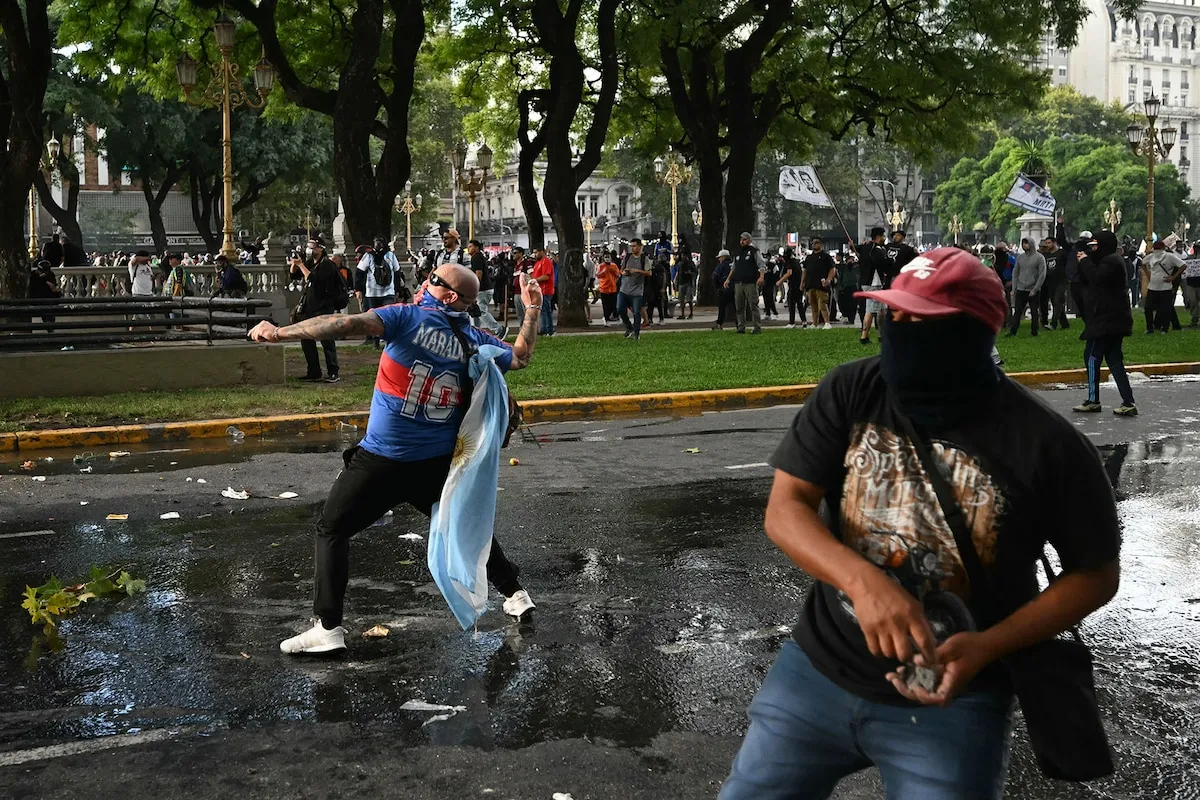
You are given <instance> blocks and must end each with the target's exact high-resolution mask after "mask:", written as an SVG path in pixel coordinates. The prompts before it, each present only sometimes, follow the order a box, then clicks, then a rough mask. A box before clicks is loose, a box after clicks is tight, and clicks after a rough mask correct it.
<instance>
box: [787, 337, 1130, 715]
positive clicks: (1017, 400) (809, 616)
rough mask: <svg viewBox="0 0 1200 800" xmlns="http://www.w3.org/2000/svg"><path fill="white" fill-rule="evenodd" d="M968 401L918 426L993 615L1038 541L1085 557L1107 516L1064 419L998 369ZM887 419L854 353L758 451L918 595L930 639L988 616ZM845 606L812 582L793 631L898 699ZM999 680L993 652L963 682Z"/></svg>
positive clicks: (1017, 602) (852, 687)
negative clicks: (963, 414) (950, 419)
mask: <svg viewBox="0 0 1200 800" xmlns="http://www.w3.org/2000/svg"><path fill="white" fill-rule="evenodd" d="M981 405H982V407H981V408H980V409H979V413H978V414H976V415H974V417H973V418H972V419H971V420H969V421H967V422H964V423H962V424H961V425H959V426H957V427H956V428H954V429H953V430H945V431H929V432H928V437H929V442H930V444H931V447H932V449H933V454H934V458H935V459H937V460H938V461H939V463H941V464H944V465H945V466H946V468H947V472H946V475H947V478H948V480H949V483H950V485H951V487H952V488H953V489H954V493H955V495H956V496H957V498H958V502H959V505H960V507H961V508H962V511H963V514H964V516H965V517H966V520H967V524H968V525H969V526H970V528H971V532H972V537H973V540H974V542H975V549H976V550H977V551H978V552H979V556H980V559H981V560H982V561H983V564H984V569H985V570H987V572H988V575H989V577H990V579H991V581H990V588H991V589H992V596H991V598H990V601H989V605H990V606H991V607H992V608H993V609H994V610H995V613H996V614H999V615H1001V616H1002V617H1004V616H1008V615H1009V614H1011V613H1012V612H1013V611H1016V610H1017V609H1018V608H1020V607H1021V606H1022V605H1024V604H1025V603H1026V602H1028V601H1029V600H1031V599H1032V598H1033V597H1034V595H1035V594H1036V592H1037V582H1036V572H1035V570H1036V564H1037V559H1038V556H1039V554H1040V553H1041V550H1042V547H1043V546H1044V543H1045V542H1049V543H1050V544H1051V545H1052V546H1053V547H1054V549H1055V550H1056V551H1057V553H1058V555H1059V558H1060V560H1061V563H1062V568H1063V569H1064V570H1067V571H1070V570H1073V569H1087V568H1092V567H1098V566H1101V565H1103V564H1106V563H1108V562H1110V561H1112V560H1113V559H1115V558H1116V557H1117V556H1118V554H1119V551H1120V541H1121V537H1120V527H1119V524H1118V522H1117V511H1116V503H1115V500H1114V497H1113V491H1112V486H1111V484H1110V483H1109V480H1108V477H1107V475H1106V473H1105V470H1104V465H1103V463H1102V462H1101V459H1100V454H1099V453H1098V452H1097V451H1096V448H1095V447H1094V446H1092V444H1091V443H1090V442H1089V441H1088V440H1087V439H1086V438H1085V437H1084V436H1083V434H1081V433H1080V432H1079V431H1077V430H1075V428H1074V427H1072V425H1071V424H1070V423H1069V422H1068V421H1067V420H1066V419H1064V418H1063V417H1062V416H1061V415H1059V414H1058V413H1057V412H1055V411H1054V410H1053V409H1051V408H1050V407H1049V406H1047V405H1045V404H1044V403H1043V402H1042V401H1041V400H1039V399H1037V397H1035V396H1034V395H1033V393H1032V392H1030V391H1029V390H1028V389H1025V388H1024V387H1023V386H1020V385H1019V384H1017V383H1015V382H1013V381H1011V380H1009V379H1008V378H1003V379H1001V382H1000V384H999V386H998V387H997V389H996V391H995V393H994V394H993V396H992V397H991V399H990V401H989V402H986V403H984V404H981ZM900 430H901V426H900V425H899V423H898V420H897V417H896V413H895V411H894V410H893V406H892V404H891V402H890V401H889V399H888V391H887V385H886V384H885V383H884V380H883V377H882V375H881V374H880V360H879V357H878V356H876V357H874V358H867V359H862V360H860V361H854V362H851V363H849V364H844V365H842V366H840V367H837V368H835V369H834V370H833V371H831V372H830V373H829V374H828V375H827V376H826V377H825V379H824V380H823V381H821V384H820V385H819V386H818V387H817V389H816V391H814V392H813V394H812V396H811V397H810V398H809V400H808V402H807V403H805V404H804V407H803V408H802V409H801V410H800V412H799V413H798V414H797V415H796V418H795V421H794V422H793V424H792V426H791V428H790V429H789V431H788V433H787V434H785V436H784V438H783V441H782V442H781V443H780V444H779V447H778V448H777V449H776V451H775V453H774V455H773V456H772V458H771V465H772V466H774V467H775V468H776V469H779V470H782V471H783V472H786V473H788V474H789V475H792V476H795V477H797V478H800V479H801V480H805V481H808V482H810V483H813V484H815V485H817V486H819V487H821V488H823V489H825V492H826V493H825V503H824V504H823V505H822V516H823V517H824V518H825V520H826V522H827V523H828V524H829V527H830V530H832V531H833V532H834V534H835V535H836V536H838V537H839V539H840V540H841V541H842V542H843V543H845V544H846V545H847V546H849V547H851V548H852V549H854V550H855V551H857V552H858V553H861V554H862V555H863V556H864V557H865V558H867V559H868V560H869V561H871V562H873V563H874V564H876V565H878V566H879V567H880V568H881V569H883V570H884V571H885V572H887V573H888V574H889V576H891V577H892V578H893V579H894V580H896V581H897V582H898V583H899V584H900V585H901V586H903V587H904V588H905V589H907V590H908V591H909V592H910V593H911V594H912V595H913V596H914V597H917V598H918V599H919V600H920V601H921V603H922V606H923V607H924V608H925V613H926V617H927V618H928V619H929V621H930V625H931V627H932V628H933V630H934V634H935V635H936V636H937V638H938V641H939V642H941V641H944V640H946V639H947V638H949V637H950V636H952V635H953V634H955V633H959V632H961V631H963V630H972V629H979V627H987V624H988V623H987V622H986V620H984V621H983V624H982V625H977V624H976V622H975V620H981V619H982V616H983V615H982V614H981V613H980V611H979V607H978V605H977V604H976V603H975V602H974V601H973V599H972V593H971V589H972V587H971V585H970V581H969V580H968V579H967V576H966V570H965V569H964V567H963V564H962V559H961V558H960V556H959V553H958V548H957V546H956V545H955V543H954V533H953V532H952V531H951V530H950V528H949V526H948V525H947V524H946V521H945V517H944V516H943V514H942V512H941V508H940V506H939V505H938V502H937V497H936V495H935V494H934V490H933V487H932V485H930V484H929V482H928V481H927V480H926V479H925V473H924V471H923V469H922V467H921V462H920V458H919V456H918V455H917V453H916V450H915V449H914V448H913V446H912V444H911V443H910V442H909V440H908V439H907V437H905V436H903V435H902V434H900V433H899V431H900ZM853 613H854V612H853V609H852V607H851V604H850V602H849V599H848V598H847V597H846V596H845V595H843V594H842V593H841V592H840V591H839V590H837V589H835V588H834V587H832V586H829V585H828V584H824V583H819V582H818V583H817V584H816V585H815V586H814V587H813V588H812V590H810V591H809V593H808V596H807V598H806V599H805V604H804V610H803V612H802V615H801V618H800V621H799V623H798V624H797V625H796V627H795V630H794V631H793V636H794V637H795V639H796V642H797V643H798V644H799V645H800V646H801V647H802V648H803V649H804V652H805V653H807V654H808V657H809V659H811V661H812V662H813V665H814V666H816V668H817V669H818V670H820V671H821V672H822V673H823V674H824V675H825V676H826V677H828V678H829V679H830V680H831V681H833V682H834V683H836V684H838V685H839V686H841V687H842V688H844V689H846V690H847V691H849V692H851V693H853V694H855V695H857V696H859V697H862V698H865V699H867V700H872V701H876V702H882V703H891V704H896V705H909V704H910V703H909V701H907V700H905V699H904V698H903V697H901V696H900V695H899V694H898V693H897V692H896V690H895V688H894V687H892V685H891V684H890V683H888V681H887V680H886V678H885V677H884V676H885V675H886V674H887V673H888V672H890V671H892V670H893V669H895V667H896V662H895V661H893V660H890V659H883V658H876V657H875V656H873V655H871V653H870V651H869V650H868V649H867V645H866V640H865V639H864V637H863V634H862V630H861V629H860V628H859V626H858V623H857V621H856V620H855V618H854V616H853ZM993 622H994V621H993ZM1006 686H1007V682H1006V679H1005V678H1004V676H1003V674H1002V672H1001V670H1000V669H999V668H998V666H997V665H993V666H992V667H991V668H989V669H986V670H984V671H983V672H982V673H981V674H980V675H979V676H978V677H977V678H976V680H975V681H974V682H973V683H972V685H971V689H979V688H994V687H1001V688H1002V687H1006Z"/></svg>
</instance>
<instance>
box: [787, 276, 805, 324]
mask: <svg viewBox="0 0 1200 800" xmlns="http://www.w3.org/2000/svg"><path fill="white" fill-rule="evenodd" d="M796 309H799V310H800V321H801V322H808V316H807V315H806V313H805V311H804V290H803V289H801V288H800V284H798V283H789V284H788V325H795V324H796Z"/></svg>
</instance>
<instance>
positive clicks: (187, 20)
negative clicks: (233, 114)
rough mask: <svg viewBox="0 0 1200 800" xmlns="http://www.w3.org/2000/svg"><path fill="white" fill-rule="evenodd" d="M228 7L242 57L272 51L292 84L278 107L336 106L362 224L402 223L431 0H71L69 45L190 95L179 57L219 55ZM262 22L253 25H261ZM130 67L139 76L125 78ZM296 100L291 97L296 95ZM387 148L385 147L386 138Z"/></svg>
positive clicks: (375, 231)
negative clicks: (177, 70) (320, 1)
mask: <svg viewBox="0 0 1200 800" xmlns="http://www.w3.org/2000/svg"><path fill="white" fill-rule="evenodd" d="M222 8H228V9H229V10H230V11H232V12H235V13H236V14H238V15H240V19H241V20H245V21H246V22H248V23H249V25H243V26H240V27H239V30H238V31H237V37H236V42H235V48H234V53H233V58H234V60H235V61H236V63H237V64H238V65H239V67H240V68H241V71H242V74H246V73H247V72H248V70H249V68H250V66H252V65H253V64H254V63H255V62H256V61H257V60H258V58H259V57H260V53H262V52H265V54H266V57H267V59H268V60H270V62H271V63H272V64H273V65H274V66H275V68H276V69H277V70H278V83H279V85H280V86H281V91H280V92H277V93H276V94H275V95H274V96H273V99H272V105H273V106H275V108H273V109H271V110H270V112H269V113H274V114H283V115H287V114H290V113H294V110H293V109H289V108H288V107H287V106H288V104H291V105H292V106H295V107H299V108H304V109H308V110H311V111H314V112H316V113H318V114H322V115H325V116H327V117H328V118H329V119H330V120H331V122H332V129H333V143H334V156H333V173H334V179H335V182H336V185H337V189H338V192H339V194H340V195H341V197H342V200H343V203H344V205H345V209H346V216H347V221H348V224H349V227H350V232H351V235H352V236H353V237H354V238H355V239H356V240H359V241H369V240H370V239H371V238H372V237H373V236H375V235H379V234H383V235H386V234H388V233H389V232H390V227H391V220H392V206H393V202H394V200H395V198H396V196H397V195H398V194H399V193H400V191H401V189H402V187H403V186H404V182H405V181H406V180H407V179H408V178H409V175H410V170H411V166H412V161H411V154H410V152H409V148H408V124H409V109H410V102H411V99H412V96H413V91H414V79H415V74H416V71H415V69H414V64H415V62H416V59H417V54H418V52H419V50H420V47H421V44H422V42H423V41H424V38H425V31H426V19H425V15H426V13H427V11H428V13H430V14H431V15H432V16H434V17H435V18H436V19H445V18H446V17H447V15H448V13H449V7H448V5H446V4H442V5H436V6H433V7H432V8H430V9H427V8H426V6H425V4H424V3H423V2H422V0H356V1H355V2H351V0H332V1H331V2H330V3H328V4H325V5H321V6H315V5H311V4H307V3H280V2H279V0H224V1H223V0H196V2H194V3H190V4H184V3H181V4H174V3H172V4H169V5H164V4H163V3H160V2H157V1H156V0H155V1H154V2H152V1H151V0H73V1H72V2H71V3H67V4H64V5H63V21H62V28H61V31H62V36H61V37H60V39H61V43H62V44H78V45H85V46H89V47H90V49H88V50H87V51H85V52H84V54H83V57H82V58H81V63H83V64H84V65H85V67H86V68H87V69H88V70H89V71H90V72H91V73H92V74H95V75H100V74H102V73H105V72H108V71H110V66H111V63H112V62H115V63H116V64H118V65H120V66H121V67H122V72H121V75H120V76H119V77H120V78H121V79H124V80H130V81H134V82H137V83H138V84H139V85H140V86H142V87H143V88H144V89H146V90H148V91H150V92H152V93H154V94H156V95H157V96H160V97H172V98H178V97H179V88H178V86H177V85H176V82H175V74H174V62H175V59H176V57H177V56H179V55H181V54H182V52H183V51H187V52H188V53H190V54H191V55H192V56H197V57H199V60H200V61H201V62H202V63H205V64H210V65H211V64H215V63H216V62H217V61H218V60H219V57H218V54H217V52H216V48H215V47H214V44H213V42H212V33H211V25H212V22H213V19H214V17H215V14H216V12H217V11H218V10H219V9H222ZM251 27H252V28H253V31H252V30H251ZM126 75H128V77H125V76H126ZM284 99H286V101H287V103H284V102H283V101H284ZM376 142H381V143H382V147H381V148H380V149H378V150H376V149H375V143H376Z"/></svg>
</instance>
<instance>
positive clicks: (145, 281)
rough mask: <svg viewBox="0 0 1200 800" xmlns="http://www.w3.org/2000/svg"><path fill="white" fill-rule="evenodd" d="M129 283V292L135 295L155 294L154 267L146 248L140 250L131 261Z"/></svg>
mask: <svg viewBox="0 0 1200 800" xmlns="http://www.w3.org/2000/svg"><path fill="white" fill-rule="evenodd" d="M129 283H130V290H129V293H130V294H132V295H134V296H135V297H137V296H140V295H152V294H154V267H153V266H151V264H150V254H149V253H147V252H146V251H145V250H138V251H137V253H135V254H134V256H133V258H132V259H130V261H129Z"/></svg>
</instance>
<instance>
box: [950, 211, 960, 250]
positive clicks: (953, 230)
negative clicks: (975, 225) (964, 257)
mask: <svg viewBox="0 0 1200 800" xmlns="http://www.w3.org/2000/svg"><path fill="white" fill-rule="evenodd" d="M962 229H963V226H962V220H961V219H959V218H958V214H955V215H954V216H952V217H951V218H950V224H949V225H948V226H947V230H948V231H949V232H950V235H951V236H953V237H954V243H955V244H958V235H959V234H960V233H962Z"/></svg>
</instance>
